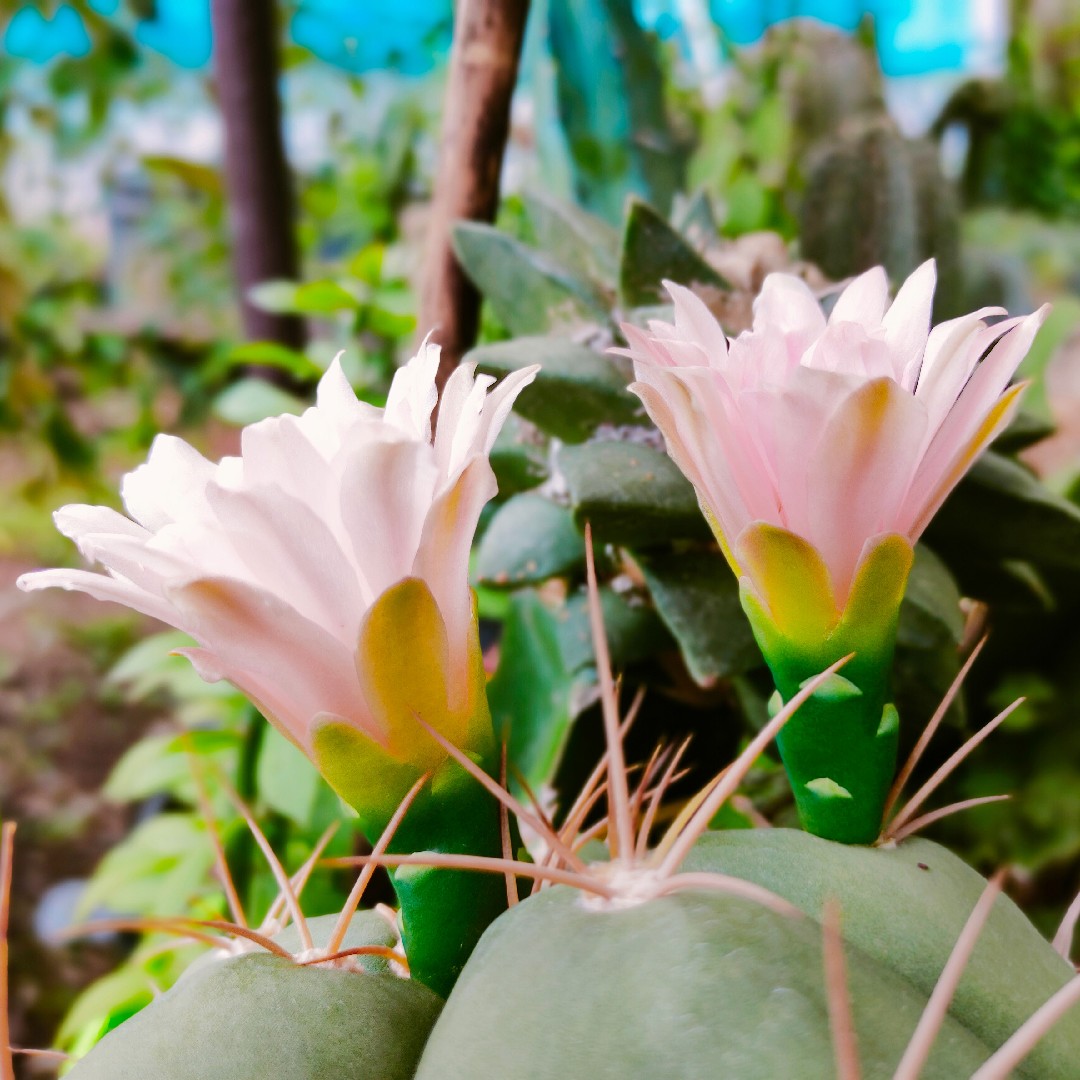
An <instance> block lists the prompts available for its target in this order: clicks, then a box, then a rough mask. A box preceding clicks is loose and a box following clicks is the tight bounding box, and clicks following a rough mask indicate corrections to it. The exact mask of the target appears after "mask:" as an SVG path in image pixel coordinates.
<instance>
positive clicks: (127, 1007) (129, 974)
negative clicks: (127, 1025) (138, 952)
mask: <svg viewBox="0 0 1080 1080" xmlns="http://www.w3.org/2000/svg"><path fill="white" fill-rule="evenodd" d="M153 999H154V985H153V983H152V982H151V981H150V978H149V976H148V975H147V973H146V972H145V971H143V970H142V969H141V968H138V967H134V966H133V965H130V964H125V965H124V966H123V967H121V968H119V969H117V970H116V971H112V972H110V973H109V974H108V975H105V976H103V977H102V978H100V979H98V980H96V981H95V982H93V983H91V984H90V985H89V986H88V987H87V988H86V989H85V990H84V991H83V992H82V993H81V994H80V995H79V996H78V997H77V998H76V999H75V1003H74V1004H73V1005H72V1006H71V1009H70V1011H69V1012H68V1014H67V1016H65V1017H64V1022H63V1024H62V1026H61V1027H60V1030H59V1031H58V1032H57V1034H56V1042H57V1045H58V1046H64V1045H67V1044H68V1043H70V1042H71V1041H72V1040H73V1039H75V1038H76V1036H78V1035H79V1033H80V1032H81V1031H82V1030H83V1028H86V1027H89V1026H90V1025H91V1024H100V1025H102V1026H104V1024H105V1021H106V1020H107V1019H108V1017H109V1016H111V1015H112V1014H114V1013H126V1014H128V1015H131V1014H132V1013H135V1012H137V1011H138V1010H139V1009H141V1008H143V1006H145V1005H149V1004H150V1002H151V1001H153Z"/></svg>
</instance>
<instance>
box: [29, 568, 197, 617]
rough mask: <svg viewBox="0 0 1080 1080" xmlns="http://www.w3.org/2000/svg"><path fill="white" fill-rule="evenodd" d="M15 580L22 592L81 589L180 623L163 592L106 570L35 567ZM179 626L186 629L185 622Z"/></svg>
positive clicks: (144, 613) (147, 613)
mask: <svg viewBox="0 0 1080 1080" xmlns="http://www.w3.org/2000/svg"><path fill="white" fill-rule="evenodd" d="M15 584H16V585H17V586H18V587H19V588H20V589H22V590H23V592H36V591H37V590H38V589H67V590H68V591H69V592H82V593H86V594H87V596H92V597H94V599H95V600H110V601H112V602H113V603H116V604H123V605H124V606H125V607H129V608H132V609H134V610H135V611H139V612H142V614H143V615H149V616H150V617H151V618H154V619H160V620H161V621H162V622H164V623H169V624H170V625H172V626H178V624H177V622H176V612H175V611H174V610H173V608H172V605H171V604H169V603H168V602H167V601H166V600H163V599H162V598H161V597H160V596H154V595H152V594H151V593H148V592H147V591H146V590H145V589H140V588H139V587H138V586H137V585H135V584H133V583H132V582H130V581H124V580H123V579H121V578H115V577H109V576H107V575H106V574H94V573H91V572H90V571H89V570H64V569H57V570H35V571H33V572H31V573H29V574H23V575H22V576H21V577H20V578H19V579H18V580H17V581H16V582H15ZM179 629H181V630H182V629H184V628H183V627H182V626H180V627H179Z"/></svg>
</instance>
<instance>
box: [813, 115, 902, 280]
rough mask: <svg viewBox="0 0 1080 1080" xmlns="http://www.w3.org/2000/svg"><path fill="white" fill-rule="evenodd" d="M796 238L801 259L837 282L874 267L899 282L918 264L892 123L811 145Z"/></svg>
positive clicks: (872, 123)
mask: <svg viewBox="0 0 1080 1080" xmlns="http://www.w3.org/2000/svg"><path fill="white" fill-rule="evenodd" d="M800 238H801V245H802V254H803V256H804V257H805V258H807V259H809V260H810V261H811V262H814V263H816V264H817V265H818V266H820V267H821V269H822V270H824V271H825V273H826V274H828V275H829V277H831V278H833V279H834V280H837V281H838V280H840V279H841V278H845V277H848V276H850V275H852V274H857V273H859V272H861V271H863V270H867V269H869V268H870V267H871V266H877V265H879V264H880V265H882V266H884V267H885V269H886V270H888V272H889V276H890V277H892V278H893V279H897V278H899V279H903V277H904V276H905V275H906V274H908V273H910V272H911V271H912V270H913V269H914V268H915V267H916V266H917V265H918V264H919V262H920V261H921V259H920V258H919V254H920V252H919V230H918V198H917V195H916V190H915V180H914V177H913V175H912V170H911V163H910V156H909V149H908V142H907V140H906V139H905V138H904V137H903V136H902V135H901V134H900V132H899V131H897V130H896V127H895V125H894V124H893V123H892V121H891V120H888V119H887V118H880V117H875V118H873V119H871V120H859V121H856V122H854V123H852V124H850V125H847V126H845V127H844V128H842V129H841V131H840V133H839V134H837V135H835V136H834V137H832V138H829V139H826V140H824V141H823V142H821V143H820V144H819V145H818V147H817V149H816V151H815V152H814V154H813V156H812V158H811V161H810V164H809V166H808V169H807V179H806V194H805V196H804V199H803V206H802V214H801V221H800Z"/></svg>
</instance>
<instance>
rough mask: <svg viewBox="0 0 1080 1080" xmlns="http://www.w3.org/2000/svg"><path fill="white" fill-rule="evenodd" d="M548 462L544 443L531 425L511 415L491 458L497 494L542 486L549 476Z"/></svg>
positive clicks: (511, 493)
mask: <svg viewBox="0 0 1080 1080" xmlns="http://www.w3.org/2000/svg"><path fill="white" fill-rule="evenodd" d="M547 458H548V448H547V439H546V438H545V437H544V436H542V435H541V434H540V433H539V432H538V431H537V429H536V428H535V427H533V426H532V424H529V423H527V422H526V421H525V420H522V418H521V417H520V416H518V415H517V414H516V413H511V414H510V415H509V416H508V417H507V418H506V422H505V423H504V424H503V426H502V430H501V431H500V432H499V434H498V436H497V437H496V439H495V445H494V446H493V447H492V448H491V454H490V460H491V468H492V470H493V471H494V473H495V479H496V480H497V481H498V484H499V494H500V495H502V496H507V495H514V494H516V493H517V492H519V491H527V490H528V489H529V488H533V487H536V485H537V484H540V483H543V481H544V480H546V479H547V475H548V466H547Z"/></svg>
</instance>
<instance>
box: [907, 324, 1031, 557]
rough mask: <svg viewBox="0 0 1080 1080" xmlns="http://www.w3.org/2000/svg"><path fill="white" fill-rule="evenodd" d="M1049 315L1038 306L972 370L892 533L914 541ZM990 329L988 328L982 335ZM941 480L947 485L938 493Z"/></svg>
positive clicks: (936, 438)
mask: <svg viewBox="0 0 1080 1080" xmlns="http://www.w3.org/2000/svg"><path fill="white" fill-rule="evenodd" d="M1049 311H1050V309H1049V307H1048V306H1047V305H1044V306H1043V307H1041V308H1040V309H1039V310H1038V311H1036V312H1034V313H1033V314H1031V315H1028V316H1027V318H1025V319H1023V320H1021V321H1020V323H1019V324H1018V325H1014V326H1013V328H1012V329H1011V330H1009V332H1008V333H1007V334H1005V336H1004V337H1002V338H1000V339H999V340H998V341H997V344H995V345H994V347H993V348H992V349H991V350H990V352H989V353H988V354H987V356H986V358H985V359H984V360H983V361H982V362H981V363H980V364H979V365H978V367H977V368H976V369H975V372H974V374H972V376H971V378H970V379H969V380H968V383H967V385H966V386H965V387H964V389H963V391H961V393H960V396H959V397H958V398H957V400H956V404H955V405H954V406H953V408H952V410H951V411H950V412H949V414H948V415H947V416H946V417H945V419H944V420H943V421H942V423H941V425H940V427H939V428H938V430H937V433H936V434H935V435H934V438H933V440H932V441H931V443H930V445H929V447H928V448H927V450H926V452H925V454H924V455H923V459H922V464H921V465H920V467H919V469H918V472H917V473H916V475H915V478H914V480H913V481H912V484H911V487H910V489H909V490H908V493H907V497H906V498H905V500H904V503H903V506H902V507H901V508H900V511H899V513H898V515H897V519H898V521H899V522H900V523H901V524H900V526H898V531H899V529H903V531H905V532H907V533H908V534H909V535H910V536H911V539H915V538H916V537H917V536H918V535H919V533H920V532H921V531H922V529H924V528H925V527H926V524H927V523H928V522H929V519H930V516H931V515H932V514H933V513H934V512H936V510H937V509H938V507H939V506H940V505H941V502H943V501H944V499H945V497H946V496H947V495H948V493H949V491H950V490H951V489H952V485H953V484H955V483H956V481H958V480H959V476H955V478H954V473H955V465H954V463H955V461H956V460H958V459H963V458H966V456H967V455H968V453H969V447H970V445H971V443H972V440H973V439H975V438H976V436H979V435H980V431H981V429H983V428H984V426H985V421H986V418H987V416H988V415H990V413H991V411H992V410H993V409H994V406H995V405H996V404H997V402H998V400H999V399H1000V397H1001V395H1002V394H1003V393H1004V391H1005V388H1006V386H1007V385H1008V382H1009V380H1010V379H1011V378H1012V376H1013V373H1014V372H1015V371H1016V369H1017V367H1018V366H1019V365H1020V361H1021V360H1023V358H1024V357H1025V355H1027V351H1028V349H1030V348H1031V343H1032V342H1033V341H1034V339H1035V335H1036V334H1037V333H1038V332H1039V328H1040V327H1041V326H1042V324H1043V321H1044V320H1045V319H1046V316H1047V315H1048V314H1049ZM995 329H996V327H989V328H988V331H989V332H992V331H994V330H995ZM999 430H1000V425H999ZM984 436H985V432H984V433H983V435H982V436H980V440H979V444H980V446H984V445H986V440H985V437H984ZM943 479H948V481H949V482H948V483H947V485H946V488H945V489H944V490H943V487H942V481H943Z"/></svg>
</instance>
